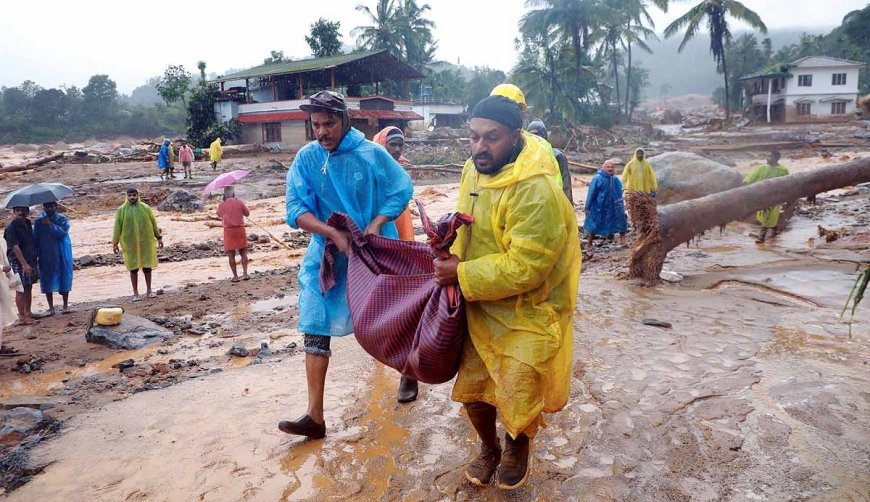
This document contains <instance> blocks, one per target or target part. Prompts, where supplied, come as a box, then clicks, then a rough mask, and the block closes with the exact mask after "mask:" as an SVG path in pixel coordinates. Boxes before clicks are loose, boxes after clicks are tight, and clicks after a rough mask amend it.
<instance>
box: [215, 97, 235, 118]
mask: <svg viewBox="0 0 870 502" xmlns="http://www.w3.org/2000/svg"><path fill="white" fill-rule="evenodd" d="M238 114H239V104H238V103H237V102H235V101H218V102H216V103H215V104H214V115H215V118H216V119H217V121H218V122H221V123H223V122H229V121H230V120H232V119H234V118H236V116H238Z"/></svg>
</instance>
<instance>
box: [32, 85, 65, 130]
mask: <svg viewBox="0 0 870 502" xmlns="http://www.w3.org/2000/svg"><path fill="white" fill-rule="evenodd" d="M31 112H32V116H33V121H34V122H36V123H37V124H38V125H41V126H45V127H57V126H59V125H61V124H62V123H64V122H66V119H67V106H66V95H65V94H64V93H63V91H61V90H59V89H42V90H39V91H37V92H36V94H35V95H34V96H33V101H32V104H31Z"/></svg>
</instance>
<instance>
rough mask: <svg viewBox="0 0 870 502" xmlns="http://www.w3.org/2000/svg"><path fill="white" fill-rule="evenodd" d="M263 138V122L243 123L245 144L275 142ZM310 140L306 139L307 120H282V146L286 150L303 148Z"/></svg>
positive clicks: (243, 140) (243, 141)
mask: <svg viewBox="0 0 870 502" xmlns="http://www.w3.org/2000/svg"><path fill="white" fill-rule="evenodd" d="M264 140H265V138H263V124H262V123H259V122H258V123H255V124H243V125H242V143H244V144H261V145H270V144H274V143H266V142H265V141H264ZM305 143H308V140H306V139H305V121H302V120H287V121H282V122H281V143H279V144H280V145H281V148H282V149H284V150H289V149H298V148H301V147H302V146H303V145H305Z"/></svg>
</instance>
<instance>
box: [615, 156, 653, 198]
mask: <svg viewBox="0 0 870 502" xmlns="http://www.w3.org/2000/svg"><path fill="white" fill-rule="evenodd" d="M622 186H623V188H625V191H626V192H643V193H655V192H657V191H658V189H659V182H658V181H657V180H656V173H655V171H653V168H652V165H650V163H649V161H648V160H646V157H644V159H643V160H638V158H637V152H635V154H634V156H633V157H632V158H631V160H629V161H628V164H626V165H625V169H623V170H622Z"/></svg>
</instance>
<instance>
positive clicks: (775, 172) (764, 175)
mask: <svg viewBox="0 0 870 502" xmlns="http://www.w3.org/2000/svg"><path fill="white" fill-rule="evenodd" d="M779 158H780V153H779V150H772V151H771V152H770V155H769V156H768V157H767V164H765V165H763V166H758V167H756V168H755V169H753V170H752V171H751V172H750V173H749V174H748V175H747V176H746V178H745V179H744V180H743V182H744V183H746V184H747V185H751V184H753V183H758V182H759V181H764V180H769V179H771V178H779V177H780V176H788V169H786V168H785V167H783V166H782V164H780V163H779ZM780 210H781V208H780V206H779V204H777V205H775V206H773V207H769V208H767V209H762V210H761V211H758V212H756V213H755V218H756V219H757V220H758V223H759V224H760V225H761V231H760V232H759V233H758V238H757V239H755V242H756V243H758V244H762V243H764V241H765V240H766V239H767V232H768V231H771V232H772V233H773V235H774V236H775V235H776V229H777V226H778V225H779V213H780Z"/></svg>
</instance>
